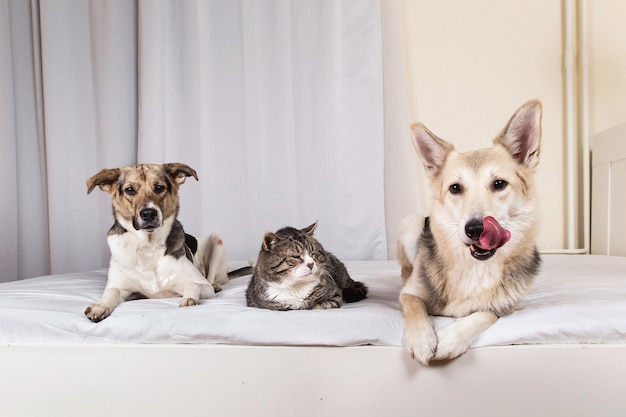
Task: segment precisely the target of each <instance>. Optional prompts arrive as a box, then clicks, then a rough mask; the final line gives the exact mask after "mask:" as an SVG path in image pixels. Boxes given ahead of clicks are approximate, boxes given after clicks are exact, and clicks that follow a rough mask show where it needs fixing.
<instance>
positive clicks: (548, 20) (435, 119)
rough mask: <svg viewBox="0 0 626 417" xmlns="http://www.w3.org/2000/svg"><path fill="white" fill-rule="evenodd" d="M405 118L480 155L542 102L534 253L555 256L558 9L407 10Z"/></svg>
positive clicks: (560, 108) (536, 4)
mask: <svg viewBox="0 0 626 417" xmlns="http://www.w3.org/2000/svg"><path fill="white" fill-rule="evenodd" d="M402 7H403V8H404V10H403V16H404V17H405V19H404V24H405V27H404V33H405V36H406V37H405V45H406V48H407V49H406V51H405V57H406V65H407V67H408V71H409V73H410V83H411V86H410V94H409V100H410V105H409V116H410V117H409V118H410V119H411V121H420V122H422V123H424V124H425V125H426V126H428V127H429V128H430V130H432V131H433V132H434V133H435V134H436V135H438V136H440V137H441V138H443V139H446V140H448V141H451V142H453V143H454V144H455V146H456V147H457V149H458V150H460V151H465V150H469V149H473V148H483V147H488V146H490V145H491V140H492V139H493V137H494V136H495V135H496V134H497V133H498V132H499V131H500V130H501V129H502V128H503V127H504V124H505V123H506V122H507V121H508V119H509V117H510V116H511V115H512V114H513V112H514V111H515V110H516V109H517V108H518V107H519V106H520V105H521V104H522V103H524V102H525V101H526V100H528V99H531V98H538V99H540V100H541V101H542V102H543V110H544V115H543V140H542V150H541V164H540V167H539V170H538V176H539V181H538V184H539V187H538V193H539V198H540V201H541V210H542V219H543V221H542V229H541V234H540V238H539V242H538V244H539V246H540V249H544V250H545V249H557V248H563V247H564V246H565V230H566V226H565V221H566V217H565V210H564V204H565V195H564V194H565V177H564V135H563V131H564V128H563V126H564V116H563V112H564V105H563V102H564V101H563V94H564V93H563V91H564V88H563V85H564V84H563V75H562V45H563V43H562V42H563V41H562V22H561V19H562V17H561V13H562V10H561V1H555V0H552V1H545V0H525V1H523V2H509V1H506V2H498V1H489V0H475V1H471V2H466V1H444V2H434V1H430V0H407V1H405V2H404V3H403V6H402Z"/></svg>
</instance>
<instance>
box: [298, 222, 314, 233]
mask: <svg viewBox="0 0 626 417" xmlns="http://www.w3.org/2000/svg"><path fill="white" fill-rule="evenodd" d="M316 228H317V222H315V223H313V224H311V225H308V226H307V227H305V228H304V229H300V231H301V232H302V233H304V234H307V235H309V236H313V232H314V231H315V229H316Z"/></svg>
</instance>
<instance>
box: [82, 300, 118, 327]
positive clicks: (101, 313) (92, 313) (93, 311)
mask: <svg viewBox="0 0 626 417" xmlns="http://www.w3.org/2000/svg"><path fill="white" fill-rule="evenodd" d="M112 311H113V309H112V308H111V307H109V306H108V305H106V304H101V303H93V304H90V305H89V307H87V308H86V309H85V315H86V316H87V318H88V319H89V320H91V321H93V322H94V323H97V322H99V321H101V320H104V319H106V318H107V317H109V316H110V315H111V312H112Z"/></svg>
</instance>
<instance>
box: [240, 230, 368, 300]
mask: <svg viewBox="0 0 626 417" xmlns="http://www.w3.org/2000/svg"><path fill="white" fill-rule="evenodd" d="M316 227H317V222H315V223H313V224H312V225H310V226H308V227H305V228H304V229H300V230H298V229H295V228H293V227H284V228H282V229H280V230H278V231H277V232H276V233H272V232H267V233H265V236H264V237H263V244H262V246H261V251H260V252H259V257H258V259H257V264H256V267H255V269H254V273H253V274H252V278H251V280H250V284H249V285H248V289H247V291H246V301H247V303H248V306H250V307H259V308H267V309H270V310H310V309H327V308H339V307H341V305H342V304H343V302H344V301H345V302H347V303H351V302H355V301H359V300H362V299H364V298H365V297H366V296H367V287H366V286H365V284H363V283H362V282H356V281H353V280H352V278H350V275H349V274H348V271H347V270H346V267H345V266H344V264H343V263H341V261H340V260H339V259H337V257H336V256H335V255H333V254H331V253H330V252H326V251H325V250H324V248H323V247H322V245H320V243H319V242H318V241H317V239H315V238H314V237H313V231H314V230H315V228H316Z"/></svg>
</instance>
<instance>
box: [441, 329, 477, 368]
mask: <svg viewBox="0 0 626 417" xmlns="http://www.w3.org/2000/svg"><path fill="white" fill-rule="evenodd" d="M437 340H438V343H437V352H436V353H435V357H434V359H436V360H446V359H454V358H456V357H458V356H461V355H462V354H464V353H465V352H467V349H469V347H470V345H471V344H472V342H473V340H474V338H467V337H465V335H464V334H463V333H462V332H460V331H459V329H458V328H457V326H453V325H450V324H449V325H447V326H445V327H443V328H441V329H439V330H438V331H437Z"/></svg>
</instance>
